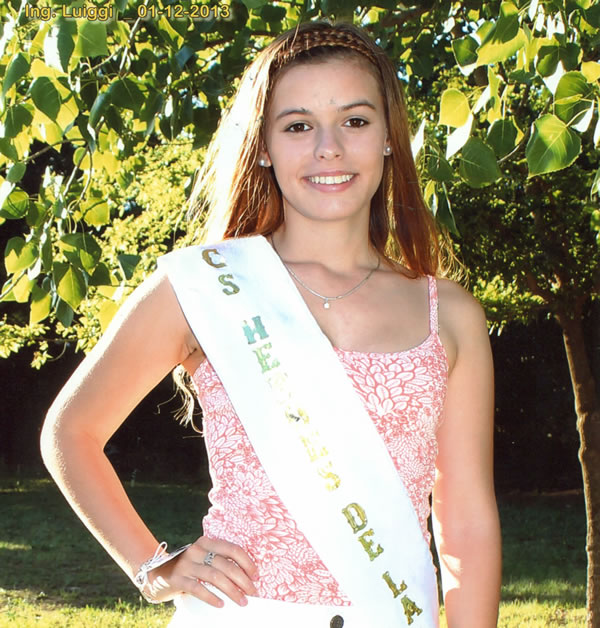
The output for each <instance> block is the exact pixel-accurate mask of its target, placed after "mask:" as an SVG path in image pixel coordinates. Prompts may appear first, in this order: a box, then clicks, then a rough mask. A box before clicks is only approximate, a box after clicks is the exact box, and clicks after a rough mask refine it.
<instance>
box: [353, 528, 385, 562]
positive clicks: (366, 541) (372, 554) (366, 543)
mask: <svg viewBox="0 0 600 628" xmlns="http://www.w3.org/2000/svg"><path fill="white" fill-rule="evenodd" d="M373 534H374V532H373V528H371V529H370V530H367V531H366V532H363V533H362V534H361V535H360V536H359V537H358V540H359V541H360V544H361V545H362V546H363V547H364V548H365V552H367V554H368V555H369V558H370V559H371V560H375V559H376V558H377V557H378V556H379V554H381V552H383V547H381V545H379V543H378V544H377V547H376V548H375V549H373V541H371V539H370V538H367V537H371V536H373Z"/></svg>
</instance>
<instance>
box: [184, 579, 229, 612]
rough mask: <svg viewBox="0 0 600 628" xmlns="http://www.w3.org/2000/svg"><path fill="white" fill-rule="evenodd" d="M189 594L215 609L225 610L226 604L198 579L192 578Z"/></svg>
mask: <svg viewBox="0 0 600 628" xmlns="http://www.w3.org/2000/svg"><path fill="white" fill-rule="evenodd" d="M189 580H190V585H189V592H190V593H191V594H192V595H193V596H194V597H197V598H198V599H199V600H202V601H203V602H206V603H207V604H210V605H211V606H214V607H215V608H223V606H224V605H225V602H223V600H222V599H221V598H220V597H218V596H217V595H215V594H214V593H213V592H212V591H210V590H209V589H207V588H206V587H205V586H204V585H203V584H202V582H201V581H200V580H198V578H190V579H189Z"/></svg>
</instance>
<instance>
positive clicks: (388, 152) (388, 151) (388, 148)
mask: <svg viewBox="0 0 600 628" xmlns="http://www.w3.org/2000/svg"><path fill="white" fill-rule="evenodd" d="M383 154H384V155H386V156H387V155H391V154H392V147H391V146H386V147H385V148H384V149H383Z"/></svg>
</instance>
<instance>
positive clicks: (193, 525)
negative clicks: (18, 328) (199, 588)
mask: <svg viewBox="0 0 600 628" xmlns="http://www.w3.org/2000/svg"><path fill="white" fill-rule="evenodd" d="M127 490H128V492H129V494H130V496H131V498H132V500H133V502H134V504H135V506H136V507H137V508H138V510H139V511H140V513H141V514H142V516H143V517H144V519H145V520H146V521H147V522H148V524H149V525H150V527H151V528H152V529H153V530H154V531H155V534H156V536H157V538H159V539H163V538H164V539H166V540H168V541H169V545H170V546H171V547H177V546H179V545H183V544H184V543H186V542H188V541H189V540H190V539H193V538H195V537H196V536H198V535H199V534H200V520H201V518H202V514H203V512H204V511H205V510H206V508H207V501H206V492H205V491H203V490H202V489H201V488H198V487H192V486H186V485H177V486H175V485H169V486H167V485H157V484H152V485H136V486H128V487H127ZM499 501H500V511H501V518H502V526H503V537H504V579H503V589H502V599H503V602H502V607H501V612H500V621H499V624H498V625H499V626H501V627H506V628H508V627H510V628H512V627H515V628H516V627H519V628H528V627H540V628H541V627H547V626H583V625H584V617H585V613H584V607H585V554H584V546H585V517H584V511H583V499H582V497H581V496H579V495H562V496H554V497H549V496H545V497H544V496H541V497H507V498H503V499H500V500H499ZM0 512H1V513H2V515H1V517H0V559H1V562H0V564H1V565H2V568H1V569H0V627H3V626H11V627H17V626H18V627H19V628H29V627H32V626H41V627H50V626H57V627H58V626H73V627H80V626H93V627H94V628H107V627H109V626H123V627H133V626H136V627H139V628H150V627H153V626H156V627H158V626H165V625H166V623H167V622H168V619H169V617H170V616H171V614H172V612H173V611H172V607H171V606H170V605H164V606H152V605H149V604H147V603H146V602H144V601H143V600H142V599H141V598H140V596H139V595H138V594H137V592H136V590H135V588H134V587H133V586H132V585H131V584H130V582H129V580H128V579H127V578H126V577H125V576H124V575H123V574H122V573H121V571H120V569H119V568H118V567H117V566H116V565H115V564H114V563H113V562H112V561H111V559H110V558H108V556H107V555H106V554H105V553H104V551H103V550H102V548H101V547H100V546H99V545H98V544H97V543H96V542H95V541H94V540H93V539H92V538H91V536H90V535H89V533H88V532H87V530H85V529H84V527H83V526H82V525H81V523H80V522H79V520H78V519H77V518H76V516H75V515H74V514H73V513H72V512H71V510H70V508H69V507H68V506H67V505H66V503H65V501H64V499H63V498H62V496H61V495H60V494H59V493H58V490H57V489H56V488H55V487H54V485H53V484H52V483H51V482H50V481H48V480H20V481H17V480H14V479H0ZM442 625H444V624H443V623H442ZM365 628H366V627H365Z"/></svg>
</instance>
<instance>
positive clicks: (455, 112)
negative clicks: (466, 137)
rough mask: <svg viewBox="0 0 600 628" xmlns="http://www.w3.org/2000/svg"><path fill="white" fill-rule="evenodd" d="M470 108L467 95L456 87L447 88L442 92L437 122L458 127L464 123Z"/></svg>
mask: <svg viewBox="0 0 600 628" xmlns="http://www.w3.org/2000/svg"><path fill="white" fill-rule="evenodd" d="M469 113H471V109H470V107H469V101H468V100H467V97H466V96H465V95H464V94H463V93H462V92H461V91H460V90H458V89H454V88H449V89H447V90H446V91H445V92H444V93H443V94H442V101H441V104H440V119H439V124H445V125H446V126H452V127H460V126H463V124H466V122H467V120H468V119H469Z"/></svg>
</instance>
